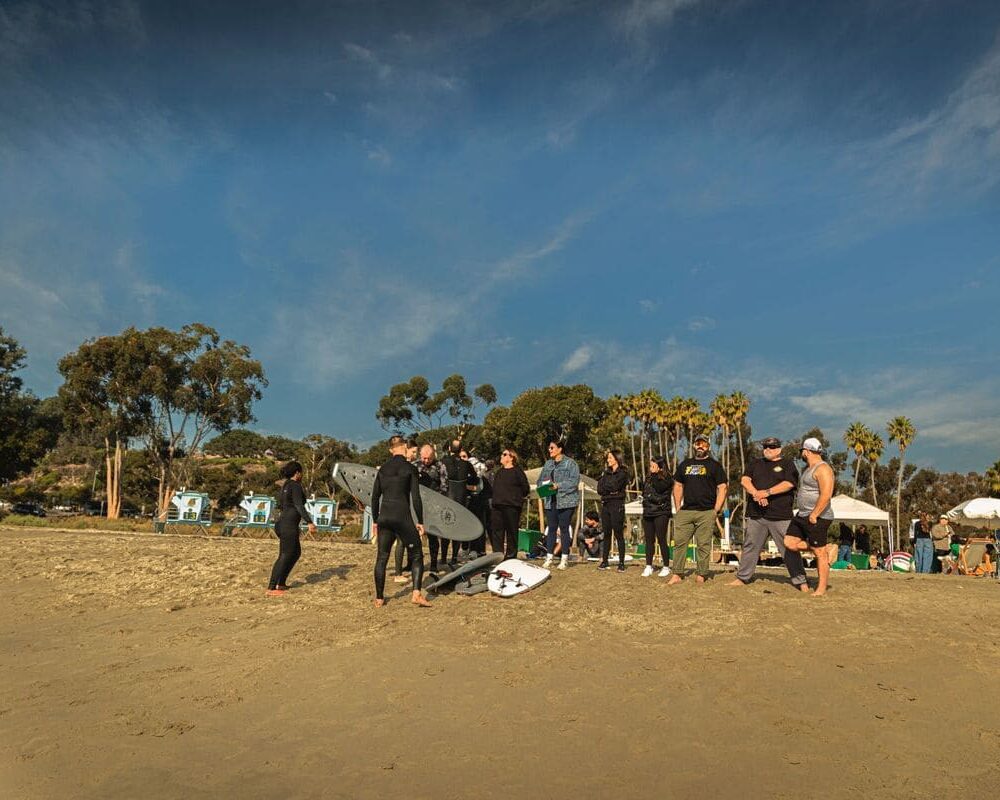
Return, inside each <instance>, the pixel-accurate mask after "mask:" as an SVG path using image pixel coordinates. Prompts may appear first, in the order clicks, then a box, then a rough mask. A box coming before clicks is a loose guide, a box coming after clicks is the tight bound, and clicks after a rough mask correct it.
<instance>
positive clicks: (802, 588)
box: [799, 583, 811, 594]
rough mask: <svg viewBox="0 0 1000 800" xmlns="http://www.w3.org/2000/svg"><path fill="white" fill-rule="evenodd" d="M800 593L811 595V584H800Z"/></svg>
mask: <svg viewBox="0 0 1000 800" xmlns="http://www.w3.org/2000/svg"><path fill="white" fill-rule="evenodd" d="M799 591H800V592H802V594H809V593H810V591H811V590H810V589H809V584H808V583H800V584H799Z"/></svg>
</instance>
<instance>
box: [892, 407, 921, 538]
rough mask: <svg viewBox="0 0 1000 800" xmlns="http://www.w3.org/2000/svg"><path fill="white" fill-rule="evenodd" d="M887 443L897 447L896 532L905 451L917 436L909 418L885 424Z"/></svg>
mask: <svg viewBox="0 0 1000 800" xmlns="http://www.w3.org/2000/svg"><path fill="white" fill-rule="evenodd" d="M886 432H887V433H888V434H889V441H890V442H895V443H896V446H897V447H899V471H898V473H897V476H896V530H897V532H898V531H899V509H900V501H901V499H902V496H903V464H904V462H905V460H906V449H907V448H908V447H909V446H910V445H911V444H912V443H913V440H914V439H915V438H916V436H917V429H916V428H915V427H914V426H913V422H912V420H910V418H909V417H893V418H892V419H891V420H889V422H888V423H887V424H886Z"/></svg>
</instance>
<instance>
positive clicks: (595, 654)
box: [0, 529, 1000, 800]
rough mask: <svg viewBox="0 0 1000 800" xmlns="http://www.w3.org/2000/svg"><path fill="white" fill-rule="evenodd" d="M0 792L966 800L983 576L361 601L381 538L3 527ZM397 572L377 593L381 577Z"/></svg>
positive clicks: (555, 582) (976, 755)
mask: <svg viewBox="0 0 1000 800" xmlns="http://www.w3.org/2000/svg"><path fill="white" fill-rule="evenodd" d="M0 536H2V540H3V564H4V572H5V574H6V575H7V576H8V577H7V581H6V590H5V591H4V592H3V603H2V606H0V794H2V796H3V797H5V798H11V799H12V800H14V799H16V800H22V799H23V800H43V799H45V798H103V800H111V799H112V798H138V797H143V798H224V797H233V798H237V797H238V798H281V797H289V798H293V797H294V798H357V797H406V798H435V797H483V798H492V797H497V798H500V797H503V798H510V797H546V798H564V797H565V798H571V797H588V798H589V797H612V796H614V797H636V798H638V797H675V796H676V797H681V796H685V797H739V798H756V797H761V798H763V797H773V798H803V797H805V798H809V797H821V796H822V797H831V798H840V797H845V798H846V797H891V798H923V797H928V798H930V797H982V796H988V795H989V794H990V793H991V792H992V791H994V790H995V785H996V781H997V779H998V778H1000V767H998V761H1000V705H998V702H997V700H996V692H995V687H996V685H997V680H998V678H1000V635H998V633H997V625H996V619H997V616H998V613H1000V586H998V585H997V583H996V582H988V581H984V580H977V579H966V578H962V579H959V578H947V577H942V576H936V575H935V576H923V575H921V576H915V575H886V574H866V573H848V574H845V573H836V574H835V575H834V578H833V590H832V592H831V594H830V596H829V597H826V598H810V597H806V596H802V595H800V594H799V593H796V592H794V591H793V590H792V589H791V588H790V586H789V585H788V584H787V582H785V581H784V580H782V575H781V573H780V572H778V571H768V572H766V573H764V574H763V575H762V577H761V579H760V580H758V581H756V582H755V583H754V584H752V585H751V586H749V587H745V588H742V589H734V588H731V587H728V586H726V585H725V584H726V581H727V580H728V576H727V575H726V574H725V573H722V572H719V573H717V574H716V576H715V578H714V579H713V580H712V581H710V582H709V583H708V584H706V585H705V586H696V585H695V584H694V582H693V581H686V582H685V584H684V585H682V586H680V587H677V588H673V589H668V588H667V587H666V586H665V585H664V581H659V580H657V579H655V578H650V579H642V578H641V577H640V574H639V573H640V567H638V566H635V567H632V568H630V569H629V571H628V573H627V574H625V575H619V574H617V573H615V572H613V571H611V572H608V573H601V572H598V571H596V570H595V569H594V568H593V567H592V566H586V565H581V566H574V567H572V568H571V569H569V570H567V571H566V572H565V573H558V572H557V573H554V574H553V577H552V579H551V580H550V581H549V582H548V583H547V584H546V585H544V586H542V587H540V588H539V589H538V590H536V591H534V592H532V593H529V594H528V595H526V596H523V597H520V598H515V599H512V600H500V599H498V598H494V597H491V596H489V595H480V596H477V597H471V598H464V597H457V596H446V597H442V598H439V599H438V600H437V601H436V603H435V607H434V608H433V609H432V610H421V609H417V608H414V607H412V606H410V605H409V604H408V603H407V602H406V601H405V594H406V590H405V588H404V589H403V590H402V591H401V592H400V593H399V598H398V599H396V600H391V601H390V603H389V604H388V606H387V607H386V608H385V609H383V610H381V611H376V610H375V609H374V608H372V605H371V599H372V596H373V590H372V580H371V571H372V565H373V559H374V550H373V548H372V547H371V546H367V545H358V544H327V543H320V544H316V543H311V542H305V543H304V544H303V551H304V553H303V558H302V560H301V561H300V562H299V565H298V566H297V567H296V569H295V571H294V572H293V574H292V580H291V585H292V587H293V590H292V591H291V592H290V593H289V594H288V595H287V596H285V597H283V598H271V597H267V596H265V594H264V587H265V585H266V579H267V574H268V572H269V570H270V565H271V562H272V560H273V558H274V556H275V554H276V550H277V546H276V542H271V541H251V540H242V539H238V540H232V539H221V538H196V537H179V536H178V537H174V536H166V537H164V536H152V535H128V534H121V535H118V534H108V533H62V532H52V531H26V530H23V529H21V530H11V529H6V530H2V531H0ZM397 588H398V587H394V588H393V589H392V591H396V590H397Z"/></svg>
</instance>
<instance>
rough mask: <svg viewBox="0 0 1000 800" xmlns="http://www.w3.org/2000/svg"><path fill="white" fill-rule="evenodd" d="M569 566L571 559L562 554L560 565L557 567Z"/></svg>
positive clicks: (564, 567)
mask: <svg viewBox="0 0 1000 800" xmlns="http://www.w3.org/2000/svg"><path fill="white" fill-rule="evenodd" d="M567 566H569V559H567V558H566V556H562V557H561V558H560V559H559V566H558V567H556V569H566V567H567Z"/></svg>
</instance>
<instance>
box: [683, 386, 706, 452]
mask: <svg viewBox="0 0 1000 800" xmlns="http://www.w3.org/2000/svg"><path fill="white" fill-rule="evenodd" d="M682 408H683V409H684V425H685V426H686V427H687V454H688V458H690V457H691V450H692V448H693V447H694V437H695V426H694V424H695V419H696V417H697V416H698V415H699V414H701V404H700V403H699V402H698V399H697V398H695V397H685V398H684V401H683V404H682Z"/></svg>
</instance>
